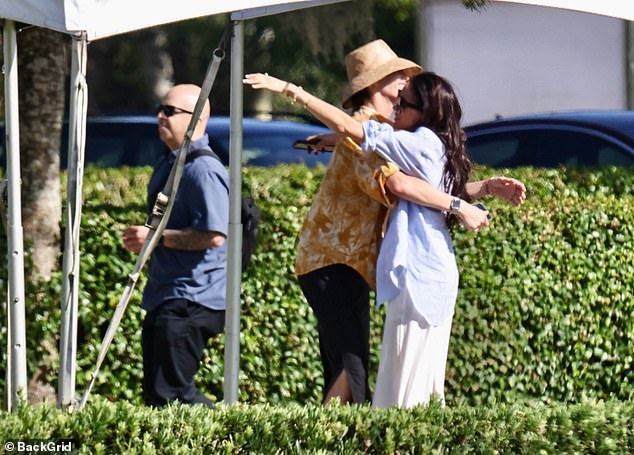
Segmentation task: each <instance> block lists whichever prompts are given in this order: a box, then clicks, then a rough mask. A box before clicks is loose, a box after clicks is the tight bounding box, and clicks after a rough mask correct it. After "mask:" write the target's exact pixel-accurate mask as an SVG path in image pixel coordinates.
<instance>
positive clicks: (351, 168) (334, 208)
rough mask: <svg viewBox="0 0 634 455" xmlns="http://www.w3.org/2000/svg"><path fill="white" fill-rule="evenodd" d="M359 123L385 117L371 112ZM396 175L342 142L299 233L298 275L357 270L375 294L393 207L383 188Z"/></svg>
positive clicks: (363, 111) (384, 164)
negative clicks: (335, 268)
mask: <svg viewBox="0 0 634 455" xmlns="http://www.w3.org/2000/svg"><path fill="white" fill-rule="evenodd" d="M354 118H355V119H356V120H358V121H360V122H362V121H364V120H368V119H370V118H374V119H375V120H378V121H382V122H387V121H389V120H387V119H386V118H384V117H381V116H379V115H378V114H377V113H376V112H375V111H373V110H371V109H368V108H361V109H360V110H359V111H357V112H356V113H355V114H354ZM395 172H398V168H397V167H396V166H394V165H392V164H390V163H387V162H386V161H385V160H384V159H383V158H381V157H379V156H378V155H377V154H376V153H367V154H366V153H364V152H363V151H362V150H361V148H360V147H359V145H358V144H356V143H355V142H354V141H353V140H351V139H350V138H345V139H342V140H340V141H339V142H338V143H337V145H336V148H335V151H334V153H333V156H332V158H331V160H330V165H329V166H328V170H327V171H326V174H325V175H324V179H323V180H322V182H321V186H320V187H319V191H318V193H317V196H316V197H315V199H314V201H313V204H312V205H311V207H310V210H309V212H308V215H307V217H306V220H305V221H304V225H303V227H302V229H301V231H300V233H299V243H298V251H297V258H296V261H295V273H296V274H297V275H304V274H306V273H309V272H312V271H313V270H316V269H319V268H322V267H326V266H328V265H332V264H345V265H347V266H349V267H352V268H353V269H354V270H356V271H357V272H358V273H359V274H360V275H361V276H362V277H363V278H364V279H365V281H366V282H367V283H368V285H369V286H370V287H371V288H372V289H374V288H375V287H376V261H377V256H378V252H379V245H380V243H381V238H382V233H383V228H384V223H385V221H386V217H387V212H388V208H389V207H391V206H392V205H393V203H394V201H392V200H391V199H390V197H389V196H388V194H387V192H386V190H385V186H384V182H385V179H386V178H387V177H389V176H390V175H392V174H394V173H395Z"/></svg>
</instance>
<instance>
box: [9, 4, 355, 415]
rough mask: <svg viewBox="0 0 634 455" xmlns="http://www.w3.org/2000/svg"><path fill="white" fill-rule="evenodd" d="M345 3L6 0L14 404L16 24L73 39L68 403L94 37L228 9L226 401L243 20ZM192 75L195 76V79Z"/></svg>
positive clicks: (233, 369)
mask: <svg viewBox="0 0 634 455" xmlns="http://www.w3.org/2000/svg"><path fill="white" fill-rule="evenodd" d="M341 1H346V0H282V1H280V0H233V1H232V2H226V1H221V0H206V1H201V0H181V1H180V2H168V1H165V0H160V1H150V0H136V1H134V2H130V1H127V0H48V1H46V2H41V1H39V0H3V1H2V3H0V18H5V19H6V20H5V22H4V27H3V34H4V57H5V74H6V78H5V102H6V109H5V112H6V122H5V123H6V139H7V180H8V203H9V209H8V218H9V220H8V221H9V222H8V229H7V235H8V248H9V251H10V252H11V254H10V255H9V267H8V268H9V296H8V308H7V310H8V313H9V330H8V333H9V340H8V359H9V365H7V373H8V374H7V388H8V403H9V408H10V409H11V410H15V409H17V406H18V404H19V401H20V399H21V398H22V397H25V396H26V383H27V381H26V350H25V344H26V334H25V323H24V320H25V305H24V256H23V240H22V223H21V209H20V206H21V200H20V183H19V182H20V171H19V169H20V166H19V164H20V154H19V131H18V106H17V99H18V96H17V93H18V86H17V52H18V49H17V45H16V39H15V26H14V21H17V22H22V23H26V24H31V25H36V26H40V27H45V28H49V29H52V30H56V31H58V32H62V33H68V34H70V35H72V36H73V51H72V67H71V72H72V74H71V78H70V79H71V93H70V99H71V103H70V119H69V148H68V154H69V157H68V158H69V159H68V163H69V168H68V183H67V185H68V203H67V210H66V214H65V216H66V225H67V227H66V235H65V249H64V271H63V277H64V282H63V291H62V313H63V314H62V335H61V341H60V384H59V404H60V405H61V406H70V405H72V404H73V402H74V399H75V396H74V395H75V364H76V363H75V356H76V332H77V330H76V325H77V305H78V288H79V283H78V277H79V223H80V219H81V204H82V199H81V192H82V177H83V159H84V144H85V124H86V106H87V95H88V94H87V89H88V87H87V84H86V80H85V74H86V58H87V48H86V44H87V42H88V41H91V40H97V39H101V38H105V37H108V36H112V35H116V34H121V33H126V32H130V31H134V30H139V29H142V28H146V27H151V26H155V25H161V24H166V23H170V22H176V21H181V20H186V19H192V18H196V17H202V16H208V15H212V14H221V13H232V15H231V19H232V20H233V21H234V28H233V35H232V38H231V135H230V209H229V211H230V213H229V240H228V248H229V260H228V270H227V274H228V279H227V317H226V321H227V322H226V325H225V340H226V342H225V381H224V383H225V386H224V394H225V396H224V400H225V402H229V403H231V402H235V401H236V400H237V397H238V371H239V343H240V285H241V282H240V280H241V266H242V265H241V254H240V251H241V247H242V226H241V220H240V195H241V186H242V181H241V167H242V160H241V153H242V76H243V54H244V37H243V33H242V23H241V21H242V20H244V19H249V18H254V17H259V16H265V15H271V14H278V13H283V12H288V11H293V10H296V9H301V8H309V7H315V6H320V5H326V4H331V3H338V2H341ZM193 82H196V81H193Z"/></svg>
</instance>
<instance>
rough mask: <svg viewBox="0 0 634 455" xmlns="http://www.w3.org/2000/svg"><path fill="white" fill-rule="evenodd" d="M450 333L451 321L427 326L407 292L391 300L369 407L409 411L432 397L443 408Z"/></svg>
mask: <svg viewBox="0 0 634 455" xmlns="http://www.w3.org/2000/svg"><path fill="white" fill-rule="evenodd" d="M423 297H424V296H423ZM450 334H451V319H449V320H448V321H447V322H446V323H445V324H443V325H441V326H437V327H432V326H430V325H429V324H428V323H427V321H426V320H425V318H423V317H422V316H421V315H420V314H419V313H418V312H417V311H416V309H415V308H414V304H413V303H412V302H411V298H410V297H409V294H408V293H407V292H402V293H401V294H400V295H399V296H398V297H397V298H396V299H394V300H393V301H391V302H390V303H389V304H388V306H387V316H386V318H385V326H384V328H383V346H382V347H381V359H380V361H379V372H378V374H377V379H376V387H375V392H374V398H373V400H372V405H373V406H374V407H377V408H387V407H390V406H399V407H402V408H408V407H413V406H416V405H419V404H427V403H429V400H430V398H431V397H432V395H434V394H436V395H437V396H438V398H439V399H440V400H441V402H442V403H443V405H444V402H445V391H444V383H445V367H446V365H447V351H448V349H449V336H450Z"/></svg>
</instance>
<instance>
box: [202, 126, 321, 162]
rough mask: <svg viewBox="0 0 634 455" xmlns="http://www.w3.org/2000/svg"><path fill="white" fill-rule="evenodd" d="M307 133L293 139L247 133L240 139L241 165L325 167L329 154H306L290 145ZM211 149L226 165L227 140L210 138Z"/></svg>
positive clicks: (274, 134) (285, 136)
mask: <svg viewBox="0 0 634 455" xmlns="http://www.w3.org/2000/svg"><path fill="white" fill-rule="evenodd" d="M308 135H309V133H306V134H300V135H299V137H294V136H292V135H289V134H286V133H285V134H276V133H270V132H269V133H267V134H261V133H258V134H252V133H248V132H247V131H245V132H244V134H243V139H242V150H243V151H242V164H244V165H249V166H274V165H276V164H279V163H284V164H290V163H298V164H300V163H303V164H305V165H307V166H315V165H316V164H317V163H322V164H324V165H327V164H328V162H329V160H330V154H329V153H320V154H318V155H313V154H310V155H309V154H308V153H306V151H305V150H297V149H294V148H293V147H292V144H293V142H294V141H295V140H297V139H304V138H305V137H306V136H308ZM209 142H210V145H211V148H212V149H213V150H214V152H216V153H217V154H218V156H219V157H220V158H221V159H222V160H223V161H225V160H226V163H227V164H228V161H229V138H228V137H219V136H218V135H217V134H214V135H213V136H210V141H209Z"/></svg>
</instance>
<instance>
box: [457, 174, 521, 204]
mask: <svg viewBox="0 0 634 455" xmlns="http://www.w3.org/2000/svg"><path fill="white" fill-rule="evenodd" d="M466 190H467V194H468V195H469V196H470V197H471V198H473V199H480V198H482V197H484V196H488V195H491V196H495V197H498V198H500V199H503V200H505V201H506V202H508V203H510V204H513V205H515V206H518V205H521V204H522V203H523V202H524V200H525V199H526V187H525V186H524V184H523V183H522V182H520V181H519V180H517V179H514V178H511V177H504V176H495V177H489V178H488V179H486V180H478V181H476V182H469V183H467V187H466Z"/></svg>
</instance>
